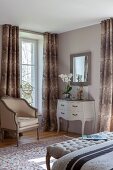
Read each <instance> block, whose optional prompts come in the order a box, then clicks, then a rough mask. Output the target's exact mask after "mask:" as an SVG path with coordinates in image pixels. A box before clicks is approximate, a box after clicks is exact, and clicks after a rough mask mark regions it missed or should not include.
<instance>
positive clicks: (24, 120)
mask: <svg viewBox="0 0 113 170" xmlns="http://www.w3.org/2000/svg"><path fill="white" fill-rule="evenodd" d="M17 121H18V125H19V127H20V128H22V127H25V126H32V125H35V124H38V119H37V118H31V117H30V118H28V117H18V118H17Z"/></svg>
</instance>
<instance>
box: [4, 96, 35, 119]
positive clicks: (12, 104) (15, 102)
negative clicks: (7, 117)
mask: <svg viewBox="0 0 113 170" xmlns="http://www.w3.org/2000/svg"><path fill="white" fill-rule="evenodd" d="M1 101H3V103H4V104H5V105H6V107H8V108H9V109H10V110H12V111H14V112H15V113H16V115H17V116H23V117H24V116H27V115H26V114H28V116H30V115H31V116H32V112H33V108H32V107H31V106H30V105H29V104H28V103H27V102H26V101H25V100H24V99H20V98H13V97H3V98H2V99H1ZM33 116H34V113H33Z"/></svg>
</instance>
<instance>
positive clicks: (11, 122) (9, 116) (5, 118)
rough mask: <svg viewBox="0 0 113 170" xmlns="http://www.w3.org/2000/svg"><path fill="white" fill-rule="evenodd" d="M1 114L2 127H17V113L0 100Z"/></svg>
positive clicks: (13, 128)
mask: <svg viewBox="0 0 113 170" xmlns="http://www.w3.org/2000/svg"><path fill="white" fill-rule="evenodd" d="M0 115H1V128H3V129H11V130H16V129H17V123H16V113H15V112H14V111H13V110H11V109H10V108H8V106H7V105H6V104H5V103H4V102H3V101H0Z"/></svg>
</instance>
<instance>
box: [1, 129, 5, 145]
mask: <svg viewBox="0 0 113 170" xmlns="http://www.w3.org/2000/svg"><path fill="white" fill-rule="evenodd" d="M1 132H2V142H3V141H4V129H1Z"/></svg>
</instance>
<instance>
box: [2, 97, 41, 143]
mask: <svg viewBox="0 0 113 170" xmlns="http://www.w3.org/2000/svg"><path fill="white" fill-rule="evenodd" d="M0 119H1V131H2V139H4V131H12V132H16V137H17V146H18V140H19V133H23V132H25V131H29V130H33V129H36V130H37V139H39V134H38V127H39V122H38V118H37V109H36V108H33V107H32V106H30V105H29V104H28V102H27V101H26V100H24V99H18V98H12V97H9V96H8V97H3V98H1V99H0Z"/></svg>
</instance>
